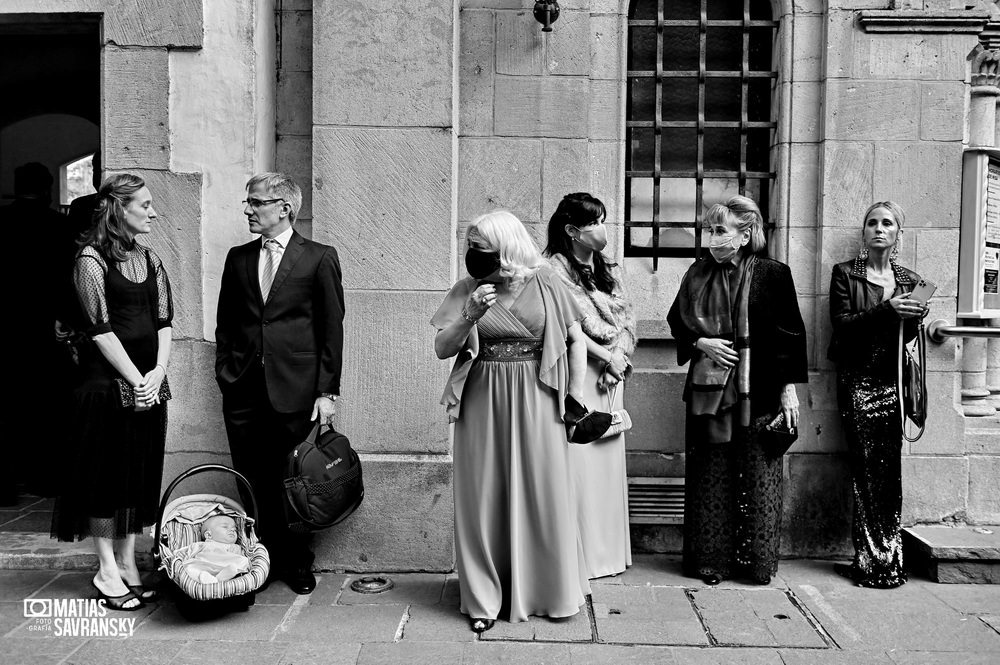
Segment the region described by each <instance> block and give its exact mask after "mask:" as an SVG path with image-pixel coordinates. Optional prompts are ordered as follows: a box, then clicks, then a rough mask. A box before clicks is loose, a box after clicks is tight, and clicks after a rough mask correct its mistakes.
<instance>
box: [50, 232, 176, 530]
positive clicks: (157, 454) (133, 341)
mask: <svg viewBox="0 0 1000 665" xmlns="http://www.w3.org/2000/svg"><path fill="white" fill-rule="evenodd" d="M73 278H74V282H75V285H76V291H77V295H78V297H79V299H80V304H81V306H82V308H83V311H84V313H85V314H86V316H87V318H88V319H89V323H90V326H91V327H90V329H89V330H88V331H87V333H88V335H89V336H90V337H94V336H97V335H100V334H103V333H108V332H113V333H114V334H115V335H116V336H117V337H118V339H119V340H120V341H121V343H122V346H123V347H124V348H125V351H126V353H127V354H128V356H129V358H130V359H131V360H132V362H133V363H135V365H136V368H138V370H139V372H140V373H141V374H143V375H145V374H146V373H147V372H149V371H150V370H152V369H153V368H154V367H156V353H157V349H158V346H159V340H158V333H159V330H160V329H162V328H167V327H170V325H171V319H172V318H173V304H172V301H171V296H170V283H169V281H168V279H167V274H166V271H165V270H164V269H163V264H162V263H161V262H160V259H159V257H158V256H156V254H155V253H154V252H153V251H152V250H151V249H149V248H148V247H144V246H142V245H139V244H136V245H134V246H133V248H132V249H131V250H130V251H129V253H128V256H127V257H126V259H125V260H124V261H122V262H120V263H116V262H112V261H107V260H106V259H105V258H104V257H103V256H102V255H101V254H100V252H99V251H98V250H97V249H96V248H94V247H92V246H88V247H85V248H83V250H82V251H81V252H80V255H79V256H78V257H77V259H76V267H75V270H74V276H73ZM81 375H82V381H81V384H80V385H78V386H77V387H76V390H75V391H74V400H73V401H74V403H73V411H72V421H71V427H70V429H69V431H68V432H67V435H68V436H70V437H71V438H72V440H73V445H72V448H71V450H72V453H71V457H72V459H70V460H69V462H70V465H71V466H70V473H69V474H67V475H68V479H67V481H66V484H65V489H64V491H63V493H62V495H61V496H59V497H58V498H57V500H56V509H55V514H54V516H53V523H52V535H53V536H54V537H57V538H59V539H60V540H66V541H71V540H74V539H82V538H85V537H87V536H97V537H104V538H123V537H125V536H127V535H128V534H133V533H139V532H140V531H142V528H143V527H145V526H149V525H151V524H153V523H154V521H155V519H156V510H157V505H158V503H159V493H160V482H161V478H162V475H163V450H164V445H165V442H166V433H167V406H166V404H165V403H161V404H158V405H156V406H154V407H152V408H151V409H149V410H146V411H142V412H137V411H135V410H134V409H126V408H123V407H122V406H120V404H118V403H117V401H116V398H115V394H114V392H113V389H112V384H113V381H114V379H115V378H116V377H118V376H120V375H119V373H118V372H117V370H115V369H114V367H112V365H111V363H110V362H108V360H107V359H106V358H105V357H104V356H103V355H102V354H101V353H100V351H98V350H97V348H96V346H94V345H93V344H91V345H89V347H88V348H87V349H85V350H84V352H83V353H81Z"/></svg>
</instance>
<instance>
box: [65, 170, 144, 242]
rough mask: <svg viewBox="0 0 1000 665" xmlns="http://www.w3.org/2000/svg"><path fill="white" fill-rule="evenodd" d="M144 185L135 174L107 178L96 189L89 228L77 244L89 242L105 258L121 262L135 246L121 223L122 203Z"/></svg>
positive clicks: (122, 214) (126, 202) (123, 214)
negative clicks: (94, 204)
mask: <svg viewBox="0 0 1000 665" xmlns="http://www.w3.org/2000/svg"><path fill="white" fill-rule="evenodd" d="M145 186H146V182H145V181H144V180H143V179H142V178H140V177H139V176H137V175H132V174H131V173H121V174H119V175H113V176H111V177H109V178H108V179H107V180H105V181H104V183H103V184H102V185H101V188H100V189H99V190H97V207H96V208H95V209H94V218H93V221H92V222H91V224H90V229H88V230H87V231H86V232H84V233H83V235H81V236H80V239H79V240H78V241H77V244H78V245H79V246H80V247H81V248H83V247H86V246H87V245H93V246H94V247H95V248H96V249H97V251H99V252H100V253H101V255H102V256H104V257H105V258H106V259H108V260H111V261H124V260H125V259H126V258H127V257H128V251H129V250H130V249H132V247H133V246H134V245H135V239H134V238H132V236H131V235H130V234H129V232H128V230H127V227H126V224H125V206H127V205H128V204H129V202H130V201H131V200H132V198H133V197H134V196H135V193H136V192H138V191H139V190H140V189H142V188H143V187H145Z"/></svg>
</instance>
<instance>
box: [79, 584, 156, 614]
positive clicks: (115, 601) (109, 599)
mask: <svg viewBox="0 0 1000 665" xmlns="http://www.w3.org/2000/svg"><path fill="white" fill-rule="evenodd" d="M90 583H91V585H93V587H94V588H95V589H97V598H98V599H99V600H103V601H104V603H105V604H106V605H107V607H109V608H110V609H112V610H119V611H121V612H135V611H136V610H141V609H142V608H144V607H145V606H146V603H144V602H142V598H140V597H139V596H137V595H135V594H134V593H133V592H131V591H129V592H128V593H123V594H122V595H120V596H109V595H108V594H106V593H104V592H103V591H101V589H100V588H99V587H98V586H97V582H94V581H93V580H91V582H90ZM132 600H136V601H138V602H137V603H136V604H135V605H130V606H128V607H126V603H128V602H129V601H132Z"/></svg>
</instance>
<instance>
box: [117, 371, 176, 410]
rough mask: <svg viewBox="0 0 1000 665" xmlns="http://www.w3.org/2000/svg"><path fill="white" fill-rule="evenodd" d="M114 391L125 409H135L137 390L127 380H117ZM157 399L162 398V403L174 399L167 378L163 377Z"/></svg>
mask: <svg viewBox="0 0 1000 665" xmlns="http://www.w3.org/2000/svg"><path fill="white" fill-rule="evenodd" d="M114 391H115V397H116V398H117V399H118V403H119V404H120V405H121V407H122V408H123V409H134V408H135V406H136V404H135V388H133V387H132V384H130V383H129V382H128V381H126V380H125V379H122V378H117V379H115V384H114ZM157 397H159V398H160V401H161V402H166V401H167V400H168V399H170V398H171V397H172V395H171V394H170V384H169V383H167V377H163V382H162V383H161V384H160V392H159V393H157Z"/></svg>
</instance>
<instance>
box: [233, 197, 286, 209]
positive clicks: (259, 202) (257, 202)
mask: <svg viewBox="0 0 1000 665" xmlns="http://www.w3.org/2000/svg"><path fill="white" fill-rule="evenodd" d="M278 201H281V202H282V203H287V201H285V199H243V201H241V203H242V204H243V205H245V206H247V205H248V206H250V207H251V208H253V209H254V210H260V209H261V208H263V207H264V206H266V205H271V204H272V203H277V202H278Z"/></svg>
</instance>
